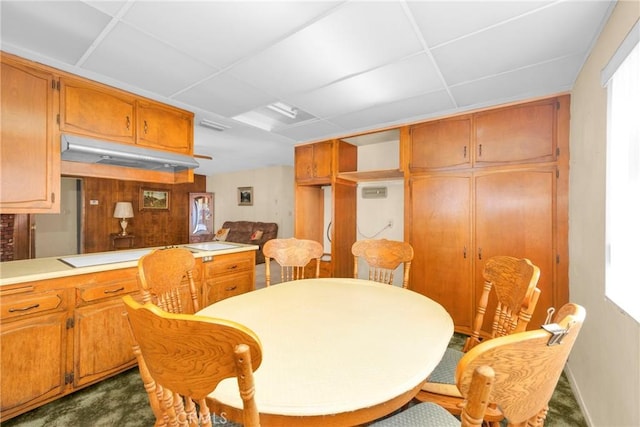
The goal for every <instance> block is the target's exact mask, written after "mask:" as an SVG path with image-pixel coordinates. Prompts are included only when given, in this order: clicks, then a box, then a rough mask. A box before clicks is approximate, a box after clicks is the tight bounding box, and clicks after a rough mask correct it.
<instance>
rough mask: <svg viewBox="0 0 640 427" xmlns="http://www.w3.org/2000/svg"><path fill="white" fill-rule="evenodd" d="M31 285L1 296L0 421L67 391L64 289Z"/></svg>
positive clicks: (65, 299)
mask: <svg viewBox="0 0 640 427" xmlns="http://www.w3.org/2000/svg"><path fill="white" fill-rule="evenodd" d="M31 289H32V288H31V286H24V287H21V288H19V289H14V290H12V292H3V293H2V294H1V296H2V298H1V300H0V301H1V302H0V306H1V307H2V318H1V321H2V325H1V332H0V340H1V342H2V351H1V352H0V391H1V393H0V398H1V399H2V406H1V408H0V412H1V414H2V415H1V416H2V421H4V420H5V419H7V418H11V417H13V416H15V415H18V414H20V413H22V412H25V411H27V410H29V409H32V408H35V407H37V406H40V405H42V404H43V403H46V402H48V401H50V400H53V399H56V398H58V397H60V396H62V395H63V394H64V393H65V391H66V390H67V389H68V379H69V377H68V376H67V375H66V374H67V370H66V366H67V358H68V352H67V351H68V344H69V340H70V336H69V329H68V326H69V323H68V318H69V315H68V304H67V301H68V291H67V290H65V289H50V290H47V291H44V292H40V293H33V292H32V291H31Z"/></svg>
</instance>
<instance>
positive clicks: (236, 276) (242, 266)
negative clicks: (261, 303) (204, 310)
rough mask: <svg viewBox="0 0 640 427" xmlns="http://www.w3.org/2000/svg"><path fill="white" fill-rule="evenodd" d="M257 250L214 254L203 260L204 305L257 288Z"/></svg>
mask: <svg viewBox="0 0 640 427" xmlns="http://www.w3.org/2000/svg"><path fill="white" fill-rule="evenodd" d="M255 257H256V253H255V251H248V252H239V253H235V254H227V255H221V256H214V257H213V258H212V259H211V260H209V259H206V260H203V262H202V270H203V280H202V305H203V306H207V305H210V304H213V303H214V302H216V301H220V300H223V299H225V298H229V297H232V296H235V295H240V294H243V293H245V292H249V291H252V290H254V289H255V283H256V274H255V263H256V259H255Z"/></svg>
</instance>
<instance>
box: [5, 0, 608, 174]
mask: <svg viewBox="0 0 640 427" xmlns="http://www.w3.org/2000/svg"><path fill="white" fill-rule="evenodd" d="M614 4H615V2H613V1H597V0H584V1H495V2H490V1H466V2H463V1H399V0H398V1H372V2H367V1H317V2H314V1H282V2H275V1H256V2H252V1H195V2H190V1H142V0H130V1H43V2H37V1H4V0H3V1H1V2H0V14H1V15H2V22H1V25H2V26H1V28H0V29H1V33H0V35H1V39H0V43H1V44H0V45H1V48H2V50H3V51H6V52H9V53H13V54H16V55H19V56H22V57H25V58H28V59H31V60H34V61H38V62H41V63H44V64H47V65H51V66H53V67H56V68H59V69H62V70H64V71H69V72H72V73H75V74H78V75H81V76H84V77H87V78H90V79H93V80H97V81H100V82H103V83H106V84H109V85H111V86H115V87H118V88H121V89H124V90H128V91H131V92H134V93H137V94H139V95H142V96H146V97H149V98H153V99H156V100H159V101H162V102H166V103H168V104H172V105H175V106H178V107H181V108H185V109H188V110H190V111H193V112H194V113H195V116H196V119H195V124H196V126H195V133H194V134H195V152H196V153H197V154H201V155H205V156H211V157H213V160H202V159H199V162H200V164H201V166H200V168H198V169H197V170H196V173H199V174H203V175H212V174H217V173H226V172H234V171H242V170H249V169H255V168H261V167H268V166H276V165H292V164H293V147H294V146H295V145H296V144H300V143H304V142H312V141H319V140H323V139H328V138H334V137H346V136H352V135H356V134H360V133H365V132H368V131H371V130H375V129H381V128H383V127H388V126H395V125H401V124H405V123H411V122H416V121H420V120H424V119H427V118H431V117H438V116H442V115H446V114H452V113H456V112H461V111H466V110H471V109H475V108H480V107H485V106H491V105H497V104H501V103H505V102H512V101H518V100H525V99H530V98H535V97H540V96H546V95H552V94H556V93H561V92H567V91H570V90H571V88H572V87H573V84H574V82H575V79H576V76H577V75H578V73H579V71H580V68H581V67H582V64H583V63H584V62H585V60H586V58H587V56H588V54H589V52H590V50H591V47H592V45H593V43H594V41H595V40H596V38H597V36H598V35H599V32H600V30H601V28H602V27H603V25H604V23H605V21H606V19H607V18H608V16H609V14H610V12H611V9H612V7H613V6H614ZM274 103H282V104H285V105H287V106H290V107H293V108H294V109H296V110H297V111H298V115H297V118H296V119H295V120H288V119H287V118H286V117H284V116H280V117H278V115H277V113H271V114H272V115H271V119H265V117H266V116H267V115H268V114H267V113H265V112H266V111H268V108H267V106H268V105H271V104H274ZM273 114H275V116H274V115H273ZM247 117H254V118H256V117H257V118H258V119H257V120H258V122H259V123H256V122H254V123H253V124H249V123H251V120H244V119H245V118H247ZM202 119H206V120H210V121H213V122H215V123H218V124H221V125H224V126H225V128H224V130H223V131H217V130H213V129H211V128H206V127H203V126H200V125H199V123H200V121H201V120H202ZM263 119H264V120H263Z"/></svg>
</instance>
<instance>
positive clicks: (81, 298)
mask: <svg viewBox="0 0 640 427" xmlns="http://www.w3.org/2000/svg"><path fill="white" fill-rule="evenodd" d="M108 273H110V274H108ZM108 273H102V274H100V275H98V276H96V277H94V278H92V279H89V280H87V281H86V282H85V283H86V284H84V285H81V286H78V287H76V295H77V299H78V303H79V304H82V303H90V302H95V301H100V300H105V299H108V298H113V297H117V296H122V295H126V294H129V293H132V292H137V291H138V289H139V288H138V278H137V275H136V271H135V269H127V270H119V271H116V272H108Z"/></svg>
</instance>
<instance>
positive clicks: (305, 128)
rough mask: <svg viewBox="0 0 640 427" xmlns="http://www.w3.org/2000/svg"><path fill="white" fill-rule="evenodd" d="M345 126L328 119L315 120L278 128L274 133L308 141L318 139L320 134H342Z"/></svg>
mask: <svg viewBox="0 0 640 427" xmlns="http://www.w3.org/2000/svg"><path fill="white" fill-rule="evenodd" d="M345 131H346V129H345V128H342V127H339V126H337V125H336V124H335V123H331V122H328V121H326V120H314V121H311V122H306V123H303V124H301V125H298V126H292V127H289V128H285V129H278V130H277V131H275V132H274V133H277V134H279V135H283V136H286V137H288V138H291V139H292V140H294V141H296V142H306V141H313V140H317V139H318V135H340V134H344V133H345Z"/></svg>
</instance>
